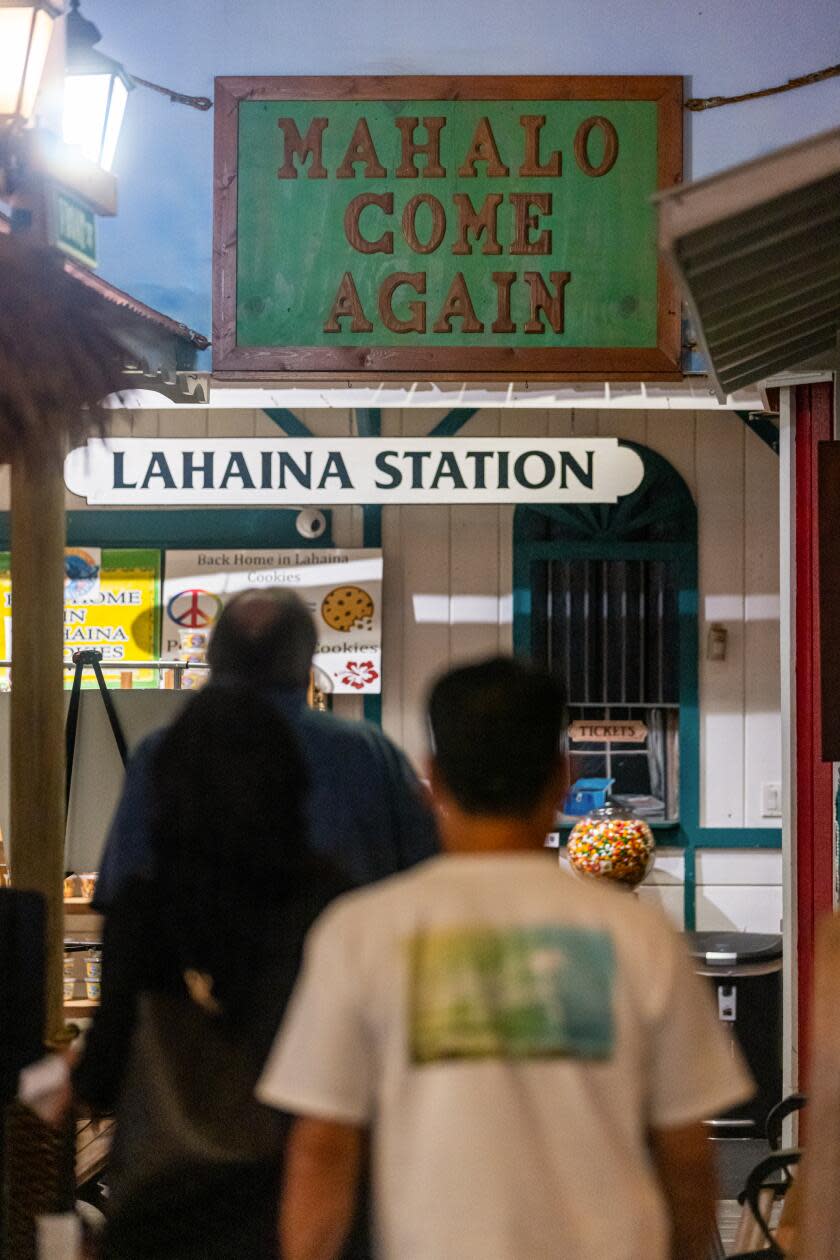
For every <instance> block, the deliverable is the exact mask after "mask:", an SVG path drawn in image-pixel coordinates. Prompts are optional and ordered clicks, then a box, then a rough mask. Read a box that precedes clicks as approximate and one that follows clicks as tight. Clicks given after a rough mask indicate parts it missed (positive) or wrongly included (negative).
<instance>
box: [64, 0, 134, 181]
mask: <svg viewBox="0 0 840 1260" xmlns="http://www.w3.org/2000/svg"><path fill="white" fill-rule="evenodd" d="M101 38H102V37H101V35H100V34H99V30H98V29H97V27H96V26H94V24H93V22H89V21H88V20H87V18H84V17H82V15H81V13H80V12H79V0H70V12H69V13H68V14H67V69H66V73H65V76H64V122H63V132H64V141H65V143H66V144H69V145H73V146H74V147H75V148H78V149H80V150H81V152H82V153H83V154H84V156H85V157H86V158H87V159H88V161H90V162H95V163H96V164H97V166H101V167H102V169H103V170H105V171H110V169H111V166H112V165H113V162H114V154H115V153H116V149H117V141H118V140H119V137H120V129H121V128H122V121H123V115H124V113H125V104H126V101H127V100H128V94H129V92H130V91H131V90H132V88H133V87H134V82H133V80H132V78H131V76H130V75H129V74H127V73H126V71H125V70H124V69H123V67H122V66H121V65H120V63H119V62H118V61H114V59H113V58H112V57H108V56H106V54H105V53H103V52H100V50H99V49H98V48H95V47H94V45H95V44H98V43H99V40H100V39H101Z"/></svg>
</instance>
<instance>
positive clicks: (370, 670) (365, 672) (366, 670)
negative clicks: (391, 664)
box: [341, 661, 379, 691]
mask: <svg viewBox="0 0 840 1260" xmlns="http://www.w3.org/2000/svg"><path fill="white" fill-rule="evenodd" d="M378 677H379V671H378V670H377V669H376V666H375V665H374V663H373V661H348V662H347V664H346V665H345V667H344V673H343V675H342V678H341V682H342V685H343V686H345V687H353V688H354V689H355V690H356V691H363V690H364V688H365V687H369V686H370V685H371V683H375V682H376V680H377V678H378Z"/></svg>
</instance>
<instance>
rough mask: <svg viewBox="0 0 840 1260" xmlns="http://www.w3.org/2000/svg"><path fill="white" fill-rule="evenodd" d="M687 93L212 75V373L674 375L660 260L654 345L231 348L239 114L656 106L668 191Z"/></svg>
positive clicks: (523, 82) (670, 288)
mask: <svg viewBox="0 0 840 1260" xmlns="http://www.w3.org/2000/svg"><path fill="white" fill-rule="evenodd" d="M682 86H683V85H682V79H681V78H680V77H678V76H639V77H624V76H604V77H594V78H590V77H577V76H576V77H559V76H558V77H554V76H550V77H549V76H528V77H511V76H504V75H500V76H472V77H464V78H449V77H415V76H397V77H375V76H374V77H338V76H336V77H324V78H311V77H291V78H273V77H272V78H251V77H248V78H217V79H216V102H215V104H216V108H215V160H214V167H215V173H214V244H213V257H214V277H213V370H214V374H216V375H217V376H219V377H220V378H236V379H239V380H245V379H266V378H271V379H274V380H277V379H282V380H287V381H288V380H297V381H316V380H318V381H330V380H334V381H349V380H358V379H367V380H370V379H371V378H375V379H376V380H377V381H383V380H392V381H393V380H417V379H423V380H459V381H470V380H471V381H489V380H506V381H510V380H522V379H530V380H555V381H559V380H617V379H620V380H625V381H629V380H675V379H679V378H680V377H681V375H682V372H681V368H680V348H681V304H680V299H679V294H678V292H677V289H676V285H675V281H674V280H673V278H672V276H671V274H670V272H669V270H668V269H667V267H666V265H665V264H664V263H663V261H662V260H661V259H660V260H658V263H657V297H658V304H657V345H656V346H655V347H653V346H647V347H609V348H604V347H571V346H569V347H558V346H554V347H543V348H539V349H536V348H535V349H532V348H531V347H524V346H513V345H501V346H498V347H497V346H473V347H470V346H466V347H464V346H459V347H455V346H429V347H425V348H424V347H418V346H416V345H414V346H411V347H408V346H406V347H402V346H371V345H364V346H361V345H360V346H341V347H339V346H286V347H283V346H252V345H238V344H237V233H238V224H237V213H238V169H239V167H238V139H239V106H240V104H241V103H242V102H244V101H282V100H292V101H310V100H311V101H319V100H323V101H325V102H336V101H347V100H353V101H384V100H406V101H412V100H414V101H418V100H429V101H453V100H477V101H478V100H487V101H513V100H516V101H519V100H521V101H523V102H524V101H529V100H545V101H548V100H557V101H574V100H585V101H589V100H591V101H653V102H655V104H656V110H657V187H658V189H663V188H668V187H670V186H672V185H673V184H675V183H678V182H679V181H680V179H681V177H682V148H683V145H682V133H683V110H682ZM426 188H428V185H426Z"/></svg>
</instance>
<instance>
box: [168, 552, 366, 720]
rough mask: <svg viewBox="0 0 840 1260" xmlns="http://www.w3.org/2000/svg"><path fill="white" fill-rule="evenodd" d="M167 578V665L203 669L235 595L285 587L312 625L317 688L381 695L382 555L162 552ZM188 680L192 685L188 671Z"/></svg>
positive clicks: (355, 553) (362, 553)
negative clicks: (171, 662) (215, 632)
mask: <svg viewBox="0 0 840 1260" xmlns="http://www.w3.org/2000/svg"><path fill="white" fill-rule="evenodd" d="M165 571H166V577H165V581H164V586H163V645H162V656H163V658H164V659H171V660H183V661H187V662H194V663H196V664H200V663H202V662H203V661H204V660H205V659H206V652H207V647H208V644H209V642H210V638H211V637H212V634H213V627H214V626H215V624H216V621H217V620H218V617H219V614H220V612H221V611H222V609H223V608H224V606H225V603H226V602H227V600H228V599H230V597H231V596H232V595H235V594H237V592H239V591H256V590H261V589H265V588H266V587H274V588H277V587H281V588H282V587H286V588H288V589H289V590H293V591H296V592H297V594H298V595H300V596H301V598H302V599H303V600H304V601H305V603H306V604H307V605H308V607H309V609H310V611H311V613H312V615H313V617H314V619H315V625H316V628H317V634H318V642H317V646H316V649H315V657H314V661H313V667H314V676H315V677H314V680H315V685H316V686H317V687H318V688H319V689H320V690H321V691H323V692H324V693H325V694H328V695H330V694H334V695H340V694H345V695H348V694H349V695H370V694H375V693H377V692H379V691H381V690H382V552H381V551H376V550H371V549H367V548H364V549H359V550H346V549H328V548H319V549H318V550H309V551H307V550H303V549H301V550H295V549H284V550H280V551H267V550H261V549H260V550H247V551H245V550H242V551H236V550H230V551H167V552H166V556H165ZM197 673H198V671H196V674H197ZM185 681H186V684H187V685H188V686H189V685H190V683H191V681H193V680H192V679H191V677H190V675H189V671H187V673H186V675H185ZM196 681H197V679H196Z"/></svg>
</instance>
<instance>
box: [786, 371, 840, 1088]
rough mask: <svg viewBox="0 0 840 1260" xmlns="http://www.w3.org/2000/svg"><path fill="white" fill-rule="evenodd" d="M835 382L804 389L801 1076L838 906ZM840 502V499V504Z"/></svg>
mask: <svg viewBox="0 0 840 1260" xmlns="http://www.w3.org/2000/svg"><path fill="white" fill-rule="evenodd" d="M832 436H833V431H832V387H831V385H830V384H829V383H827V382H826V383H820V384H818V385H802V386H799V387H797V389H796V779H797V782H796V835H797V913H798V918H797V945H798V954H799V1062H800V1077H801V1078H802V1077H804V1075H805V1073H807V1064H808V1051H809V1046H810V1027H811V1003H812V989H813V975H814V931H815V924H816V921H817V919H818V917H819V916H820V914H822V913H824V912H826V911H830V910H831V909H832V901H833V856H832V853H833V843H834V802H833V791H832V767H831V765H830V764H828V763H825V762H823V761H822V760H821V723H820V639H819V636H820V620H819V562H818V542H819V530H818V512H819V493H818V481H817V453H818V444H819V443H820V442H825V441H828V440H830V439H831V438H832ZM838 507H840V505H838Z"/></svg>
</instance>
